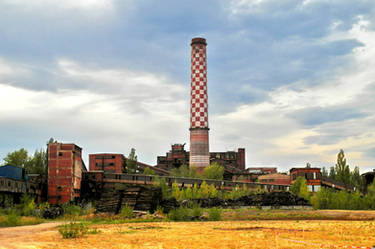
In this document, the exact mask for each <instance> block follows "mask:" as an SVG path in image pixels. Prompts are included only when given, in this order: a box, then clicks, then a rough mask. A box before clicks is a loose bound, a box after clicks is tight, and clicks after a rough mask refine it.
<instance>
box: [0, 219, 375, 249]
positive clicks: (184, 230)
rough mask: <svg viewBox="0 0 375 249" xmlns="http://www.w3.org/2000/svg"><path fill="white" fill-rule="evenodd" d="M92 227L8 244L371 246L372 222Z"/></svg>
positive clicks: (50, 232) (38, 234) (45, 233)
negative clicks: (77, 234) (76, 234)
mask: <svg viewBox="0 0 375 249" xmlns="http://www.w3.org/2000/svg"><path fill="white" fill-rule="evenodd" d="M95 227H97V228H98V230H100V231H101V232H100V233H98V234H92V235H91V234H90V235H86V236H85V237H84V238H77V239H62V238H61V235H60V234H58V232H57V229H56V228H53V229H49V230H47V231H46V230H43V231H40V232H35V233H34V235H33V236H32V237H29V236H30V235H29V236H28V238H27V240H28V242H27V243H26V244H25V243H23V241H24V240H23V239H22V236H20V235H18V239H17V241H18V242H15V241H14V239H13V243H14V244H13V245H15V246H17V247H15V248H22V247H24V248H215V249H219V248H263V249H264V248H320V244H322V243H324V244H330V245H350V246H352V245H356V246H369V247H370V246H373V245H375V222H374V221H318V220H314V221H221V222H158V223H137V224H109V225H96V226H95ZM91 228H92V227H91ZM0 233H1V230H0ZM288 239H289V240H288ZM290 239H291V240H296V241H301V242H304V243H309V244H303V243H297V242H293V241H290ZM1 242H2V241H1V240H0V245H1V244H2V243H1ZM0 248H1V246H0ZM326 248H328V247H326Z"/></svg>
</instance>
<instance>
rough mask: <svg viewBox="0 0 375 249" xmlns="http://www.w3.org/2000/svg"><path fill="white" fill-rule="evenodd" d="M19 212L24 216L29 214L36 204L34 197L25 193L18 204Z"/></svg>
mask: <svg viewBox="0 0 375 249" xmlns="http://www.w3.org/2000/svg"><path fill="white" fill-rule="evenodd" d="M19 208H20V210H21V214H22V215H24V216H30V215H31V213H32V212H33V211H34V210H35V208H36V205H35V202H34V199H33V198H32V197H30V196H28V195H26V194H24V195H22V197H21V204H20V205H19Z"/></svg>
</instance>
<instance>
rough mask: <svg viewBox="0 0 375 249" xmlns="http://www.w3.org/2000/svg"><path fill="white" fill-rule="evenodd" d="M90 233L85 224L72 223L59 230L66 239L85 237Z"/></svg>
mask: <svg viewBox="0 0 375 249" xmlns="http://www.w3.org/2000/svg"><path fill="white" fill-rule="evenodd" d="M88 232H89V229H88V226H87V225H86V224H83V223H77V222H70V223H69V224H65V225H63V226H62V227H60V228H59V233H60V234H61V235H62V237H63V238H64V239H71V238H79V237H83V236H84V235H85V234H87V233H88Z"/></svg>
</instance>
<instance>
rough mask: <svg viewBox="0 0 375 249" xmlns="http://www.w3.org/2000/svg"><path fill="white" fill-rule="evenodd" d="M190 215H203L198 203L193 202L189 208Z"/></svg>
mask: <svg viewBox="0 0 375 249" xmlns="http://www.w3.org/2000/svg"><path fill="white" fill-rule="evenodd" d="M191 215H192V216H193V217H201V216H202V215H203V209H202V208H201V207H200V205H199V204H194V205H193V206H192V209H191Z"/></svg>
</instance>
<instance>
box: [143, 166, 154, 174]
mask: <svg viewBox="0 0 375 249" xmlns="http://www.w3.org/2000/svg"><path fill="white" fill-rule="evenodd" d="M143 174H144V175H156V173H155V171H154V170H153V169H151V168H149V167H147V168H146V169H145V170H144V171H143Z"/></svg>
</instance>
